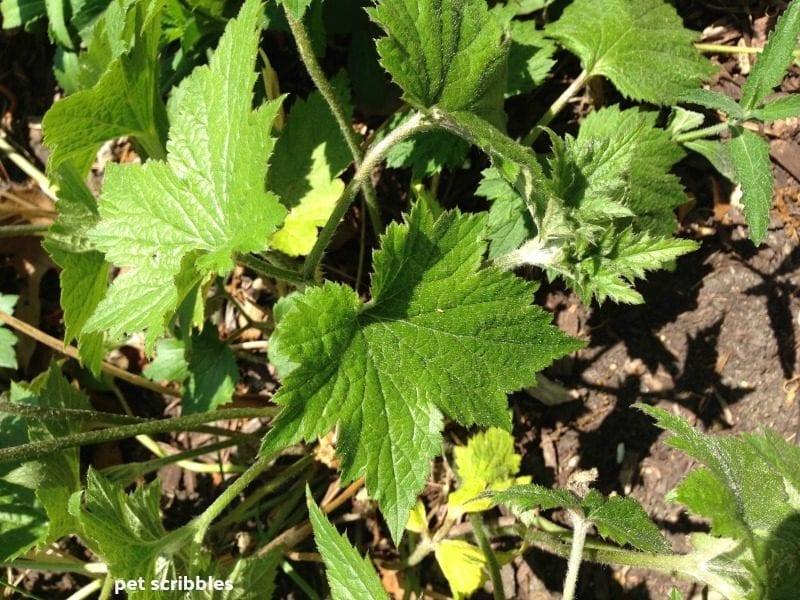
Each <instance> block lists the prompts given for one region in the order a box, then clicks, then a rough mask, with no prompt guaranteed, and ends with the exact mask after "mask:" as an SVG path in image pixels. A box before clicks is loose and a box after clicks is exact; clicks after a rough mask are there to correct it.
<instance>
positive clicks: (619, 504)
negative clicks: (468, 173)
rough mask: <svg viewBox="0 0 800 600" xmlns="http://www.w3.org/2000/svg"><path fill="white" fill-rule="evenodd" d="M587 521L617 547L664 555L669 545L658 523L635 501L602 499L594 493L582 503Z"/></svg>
mask: <svg viewBox="0 0 800 600" xmlns="http://www.w3.org/2000/svg"><path fill="white" fill-rule="evenodd" d="M582 506H583V509H584V513H585V515H586V518H587V519H589V520H590V521H591V522H592V523H594V525H595V527H597V531H598V532H600V535H602V536H603V537H606V538H611V539H612V540H614V541H615V542H617V543H618V544H623V545H624V544H630V545H631V546H633V547H634V548H637V549H639V550H642V551H644V552H650V553H655V554H663V553H667V552H669V551H670V546H669V544H668V543H667V541H666V540H665V539H664V536H663V535H661V532H660V531H659V530H658V527H656V525H655V523H653V522H652V521H651V520H650V517H648V516H647V513H646V512H645V510H644V509H643V508H642V506H641V504H639V503H638V502H637V501H636V500H634V499H633V498H623V497H622V496H612V497H610V498H603V496H602V495H600V493H598V492H596V491H595V490H592V491H590V492H589V493H588V494H587V496H586V498H584V500H583V502H582Z"/></svg>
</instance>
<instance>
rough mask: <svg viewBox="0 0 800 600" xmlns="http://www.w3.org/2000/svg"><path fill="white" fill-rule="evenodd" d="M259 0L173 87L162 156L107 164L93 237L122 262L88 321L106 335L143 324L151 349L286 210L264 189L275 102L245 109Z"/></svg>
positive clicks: (263, 240)
mask: <svg viewBox="0 0 800 600" xmlns="http://www.w3.org/2000/svg"><path fill="white" fill-rule="evenodd" d="M260 18H261V5H260V3H259V2H257V1H256V0H248V1H247V2H246V3H245V4H244V6H243V8H242V11H241V13H240V16H239V17H238V18H237V19H235V20H233V21H231V22H230V23H229V25H228V27H227V28H226V30H225V34H224V35H223V37H222V39H221V40H220V43H219V47H218V48H217V51H216V52H215V53H214V56H213V57H212V58H211V61H210V63H209V65H208V66H203V67H200V68H198V69H196V70H195V71H194V72H193V73H192V75H190V76H189V77H188V78H186V79H185V80H183V82H182V83H181V86H180V87H179V88H178V90H177V91H176V92H175V94H176V96H177V100H176V107H175V108H176V110H175V114H176V118H175V121H174V123H173V124H172V127H171V129H170V141H169V143H168V151H169V157H168V159H167V161H166V162H162V161H154V160H150V161H148V162H147V163H145V164H144V165H124V166H119V165H109V166H108V169H107V170H106V174H105V188H104V191H103V195H102V196H101V199H100V216H101V221H100V223H99V224H98V225H97V226H95V227H94V228H93V229H92V231H91V233H90V238H91V240H92V241H93V242H94V243H95V245H96V246H97V248H98V249H100V250H102V251H104V252H105V253H106V258H107V259H108V260H109V261H111V262H113V263H114V264H116V265H118V266H120V267H127V271H126V272H124V273H123V274H122V275H120V276H118V277H117V279H116V280H115V281H114V283H113V285H112V286H111V288H110V289H109V291H108V293H107V294H106V296H105V298H103V300H102V301H101V302H100V305H99V306H98V308H97V311H96V312H95V313H94V314H93V315H92V317H91V318H90V319H89V322H88V323H87V324H86V329H87V330H88V331H103V330H108V332H109V333H110V335H111V336H112V337H119V336H121V335H122V334H124V333H133V332H135V331H139V330H142V329H144V330H145V331H146V338H145V340H146V347H147V349H148V351H151V350H152V348H153V345H154V343H155V340H156V339H157V338H158V336H159V335H160V334H161V332H162V331H163V330H164V324H165V321H166V320H167V319H168V318H169V317H170V315H171V314H172V313H173V312H174V311H175V309H176V308H177V306H178V305H179V303H180V302H181V301H182V300H183V299H184V298H185V297H186V296H187V294H188V293H189V292H190V291H191V290H192V289H194V288H195V287H196V285H197V284H198V283H199V282H201V281H203V280H205V279H206V278H207V277H210V276H212V275H213V274H223V273H227V272H228V271H229V270H230V269H231V268H232V266H233V255H234V254H235V253H237V252H242V253H244V252H253V251H259V250H264V249H266V248H267V246H268V243H267V238H268V237H269V235H270V234H271V233H272V232H273V231H274V230H275V228H276V227H277V225H278V224H279V223H280V222H281V220H282V219H283V217H284V215H285V209H284V208H283V207H282V206H281V205H280V203H279V201H278V199H277V198H276V197H275V195H274V194H272V193H270V192H267V191H266V190H265V189H264V176H265V174H266V171H267V159H268V158H269V156H270V153H271V151H272V146H273V140H272V139H271V138H270V137H269V135H268V134H267V132H269V131H270V130H271V126H272V121H273V119H274V117H275V114H276V113H277V111H278V108H279V106H280V101H275V102H269V103H267V104H265V105H263V106H261V107H260V108H259V109H257V110H255V111H253V110H251V102H252V88H253V83H254V82H255V79H256V73H255V71H254V66H255V58H256V52H257V48H258V38H259V29H258V27H259V23H260Z"/></svg>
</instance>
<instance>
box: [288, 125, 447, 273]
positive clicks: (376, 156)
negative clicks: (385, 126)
mask: <svg viewBox="0 0 800 600" xmlns="http://www.w3.org/2000/svg"><path fill="white" fill-rule="evenodd" d="M433 127H434V125H433V124H432V123H430V122H429V121H427V119H426V118H425V117H424V116H423V115H422V114H421V113H418V112H417V113H414V114H413V115H411V117H409V119H408V120H407V121H405V122H404V123H402V124H401V125H399V126H398V127H397V128H395V129H393V130H392V131H390V132H389V133H388V134H387V135H386V137H385V138H383V139H382V140H381V141H379V142H377V143H376V144H375V145H373V146H371V147H370V148H369V150H368V151H367V153H366V154H365V155H364V160H363V161H362V162H361V165H360V166H359V167H358V169H357V170H356V172H355V175H353V179H351V180H350V183H348V184H347V186H345V188H344V191H343V192H342V195H341V196H339V199H338V200H337V201H336V206H335V207H334V209H333V212H332V213H331V216H330V217H329V218H328V221H327V222H326V223H325V226H324V227H323V228H322V231H320V234H319V237H318V238H317V241H316V243H315V244H314V247H313V248H312V249H311V252H309V254H308V256H307V257H306V261H305V263H304V264H303V277H305V278H306V279H308V280H311V279H313V278H314V276H315V273H316V271H317V267H318V266H319V263H320V261H321V260H322V255H323V254H324V252H325V249H326V248H327V247H328V244H330V241H331V239H332V238H333V234H334V233H335V232H336V228H337V227H338V226H339V221H341V220H342V218H343V217H344V215H345V213H347V209H349V208H350V204H351V203H352V202H353V199H354V198H355V196H356V193H357V192H358V189H359V188H360V187H361V185H362V184H363V183H364V181H366V180H367V179H369V178H370V177H371V175H372V170H373V169H374V168H375V167H377V166H378V165H379V164H380V162H381V161H382V160H383V158H384V157H385V156H386V153H387V152H388V151H389V148H391V147H392V146H394V145H395V144H397V143H398V142H401V141H402V140H404V139H406V138H408V137H410V136H412V135H414V134H415V133H417V132H419V131H425V130H427V129H432V128H433Z"/></svg>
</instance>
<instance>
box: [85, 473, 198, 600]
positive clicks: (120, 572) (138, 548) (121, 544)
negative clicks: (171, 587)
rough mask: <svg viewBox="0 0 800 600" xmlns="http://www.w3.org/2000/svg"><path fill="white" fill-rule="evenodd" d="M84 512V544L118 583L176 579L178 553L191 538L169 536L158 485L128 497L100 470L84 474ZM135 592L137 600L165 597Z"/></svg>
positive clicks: (187, 533) (187, 534) (178, 532)
mask: <svg viewBox="0 0 800 600" xmlns="http://www.w3.org/2000/svg"><path fill="white" fill-rule="evenodd" d="M86 485H87V487H86V493H85V496H86V498H85V507H83V508H82V509H81V510H80V511H79V513H78V519H79V520H80V522H81V525H82V526H83V532H84V534H85V537H86V539H85V541H86V542H87V543H88V544H89V546H90V548H92V550H93V551H95V552H96V553H97V554H98V555H99V556H101V557H102V558H103V560H105V561H106V562H107V563H108V566H109V571H110V573H111V575H112V577H114V578H116V579H136V578H138V577H143V578H144V579H145V580H146V581H148V580H153V579H159V580H160V579H175V578H176V576H177V573H178V568H177V566H176V563H175V553H176V552H177V551H178V550H179V549H180V548H181V546H182V545H183V543H185V542H186V541H188V540H189V538H190V537H191V533H192V531H191V529H188V528H187V529H185V530H176V531H175V532H172V534H169V536H170V537H167V536H168V534H167V532H166V530H165V529H164V526H163V524H162V523H161V517H160V513H159V501H160V498H161V485H160V484H159V481H158V480H155V481H154V482H153V483H151V484H147V485H140V486H138V487H137V488H136V489H135V490H134V491H133V493H131V494H126V493H125V491H124V490H123V488H122V486H120V485H117V484H112V483H110V482H109V481H108V480H106V479H105V478H103V476H102V475H100V474H99V473H98V472H97V471H96V470H94V469H92V468H91V467H90V468H89V472H88V473H87V475H86ZM146 587H147V590H146V591H144V592H135V593H133V594H132V596H131V597H133V598H153V599H154V600H155V599H157V598H159V597H161V596H159V593H160V592H157V591H150V590H149V587H148V586H146Z"/></svg>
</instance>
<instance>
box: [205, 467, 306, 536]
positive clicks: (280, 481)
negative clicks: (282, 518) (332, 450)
mask: <svg viewBox="0 0 800 600" xmlns="http://www.w3.org/2000/svg"><path fill="white" fill-rule="evenodd" d="M313 460H314V457H313V456H311V455H307V456H304V457H302V458H301V459H299V460H298V461H296V462H295V463H294V464H293V465H291V466H289V467H286V468H285V469H284V470H283V471H281V472H280V473H278V474H277V475H275V476H274V477H273V478H272V479H270V480H269V481H268V482H267V483H265V484H264V485H263V486H261V487H260V488H258V490H256V491H255V492H253V493H252V494H249V495H248V496H247V499H246V500H245V501H244V502H242V503H241V504H240V505H239V506H237V507H236V508H234V509H233V510H232V511H231V512H230V513H229V514H227V515H226V516H225V517H224V518H222V519H220V520H219V521H218V522H217V523H216V524H215V525H214V527H213V529H215V530H216V529H224V528H225V527H228V526H229V525H232V524H233V523H236V522H238V521H240V520H242V519H243V518H244V517H246V516H247V514H248V513H249V512H250V511H251V510H252V508H253V507H254V506H255V505H257V504H258V503H259V502H260V501H261V499H262V498H263V497H264V496H266V495H268V494H271V493H272V492H274V491H275V490H277V489H278V488H281V487H282V486H284V485H285V484H286V483H287V482H288V481H289V480H291V479H293V478H294V477H295V476H296V475H298V474H299V473H301V472H303V471H304V470H305V469H306V468H307V467H308V465H309V463H311V462H313Z"/></svg>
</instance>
